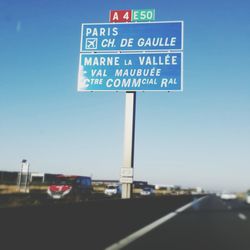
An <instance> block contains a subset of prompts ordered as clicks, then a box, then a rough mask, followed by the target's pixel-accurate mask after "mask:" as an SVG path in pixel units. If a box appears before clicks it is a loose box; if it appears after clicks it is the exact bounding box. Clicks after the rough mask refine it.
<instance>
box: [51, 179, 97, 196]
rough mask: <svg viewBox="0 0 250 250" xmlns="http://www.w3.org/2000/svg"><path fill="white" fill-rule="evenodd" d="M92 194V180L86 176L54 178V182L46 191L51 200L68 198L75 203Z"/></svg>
mask: <svg viewBox="0 0 250 250" xmlns="http://www.w3.org/2000/svg"><path fill="white" fill-rule="evenodd" d="M91 192H92V180H91V178H90V177H87V176H65V175H58V176H56V179H55V181H54V182H53V184H52V185H50V186H49V187H48V189H47V194H48V195H49V196H50V197H51V198H52V199H65V198H70V199H74V200H77V201H80V200H83V199H85V198H88V197H89V196H90V195H91Z"/></svg>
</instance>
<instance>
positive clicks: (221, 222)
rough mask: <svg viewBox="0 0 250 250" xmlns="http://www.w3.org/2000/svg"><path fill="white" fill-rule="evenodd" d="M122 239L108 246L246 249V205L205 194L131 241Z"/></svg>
mask: <svg viewBox="0 0 250 250" xmlns="http://www.w3.org/2000/svg"><path fill="white" fill-rule="evenodd" d="M124 242H125V244H124V246H123V247H122V248H121V247H117V245H116V246H115V245H113V247H111V248H110V249H124V250H138V249H144V250H145V249H150V250H152V249H157V250H160V249H171V250H184V249H192V250H206V249H210V250H211V249H212V250H217V249H218V250H231V249H232V250H249V249H250V206H249V205H246V204H245V203H244V202H243V201H239V200H228V201H227V200H226V201H225V200H221V199H220V198H218V197H216V196H215V195H212V196H207V197H205V198H204V199H202V200H201V201H200V202H198V203H196V204H195V205H193V206H191V207H190V208H189V209H187V210H185V211H183V212H180V213H177V214H176V216H174V217H173V218H171V219H169V220H167V221H166V222H165V223H163V224H162V225H160V226H159V227H157V228H155V229H154V230H152V231H150V232H149V233H147V234H145V235H144V236H142V237H140V238H139V239H137V240H135V241H133V242H132V243H130V244H127V245H126V238H125V240H124V241H123V243H124Z"/></svg>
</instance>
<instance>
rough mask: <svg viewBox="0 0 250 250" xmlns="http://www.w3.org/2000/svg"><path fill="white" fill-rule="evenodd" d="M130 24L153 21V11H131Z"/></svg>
mask: <svg viewBox="0 0 250 250" xmlns="http://www.w3.org/2000/svg"><path fill="white" fill-rule="evenodd" d="M131 19H132V20H131V21H132V22H145V21H154V20H155V10H154V9H148V10H132V15H131Z"/></svg>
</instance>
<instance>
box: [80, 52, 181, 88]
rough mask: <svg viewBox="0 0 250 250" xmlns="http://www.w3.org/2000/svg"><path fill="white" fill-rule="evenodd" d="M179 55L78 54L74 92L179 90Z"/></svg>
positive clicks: (164, 53) (156, 53)
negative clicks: (76, 90) (76, 85)
mask: <svg viewBox="0 0 250 250" xmlns="http://www.w3.org/2000/svg"><path fill="white" fill-rule="evenodd" d="M182 69H183V56H182V52H153V53H126V54H121V53H98V54H97V53H82V54H80V63H79V73H78V91H182V82H183V79H182Z"/></svg>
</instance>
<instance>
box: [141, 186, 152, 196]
mask: <svg viewBox="0 0 250 250" xmlns="http://www.w3.org/2000/svg"><path fill="white" fill-rule="evenodd" d="M140 194H141V195H142V196H149V195H154V189H153V188H151V187H144V188H143V189H142V190H141V192H140Z"/></svg>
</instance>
